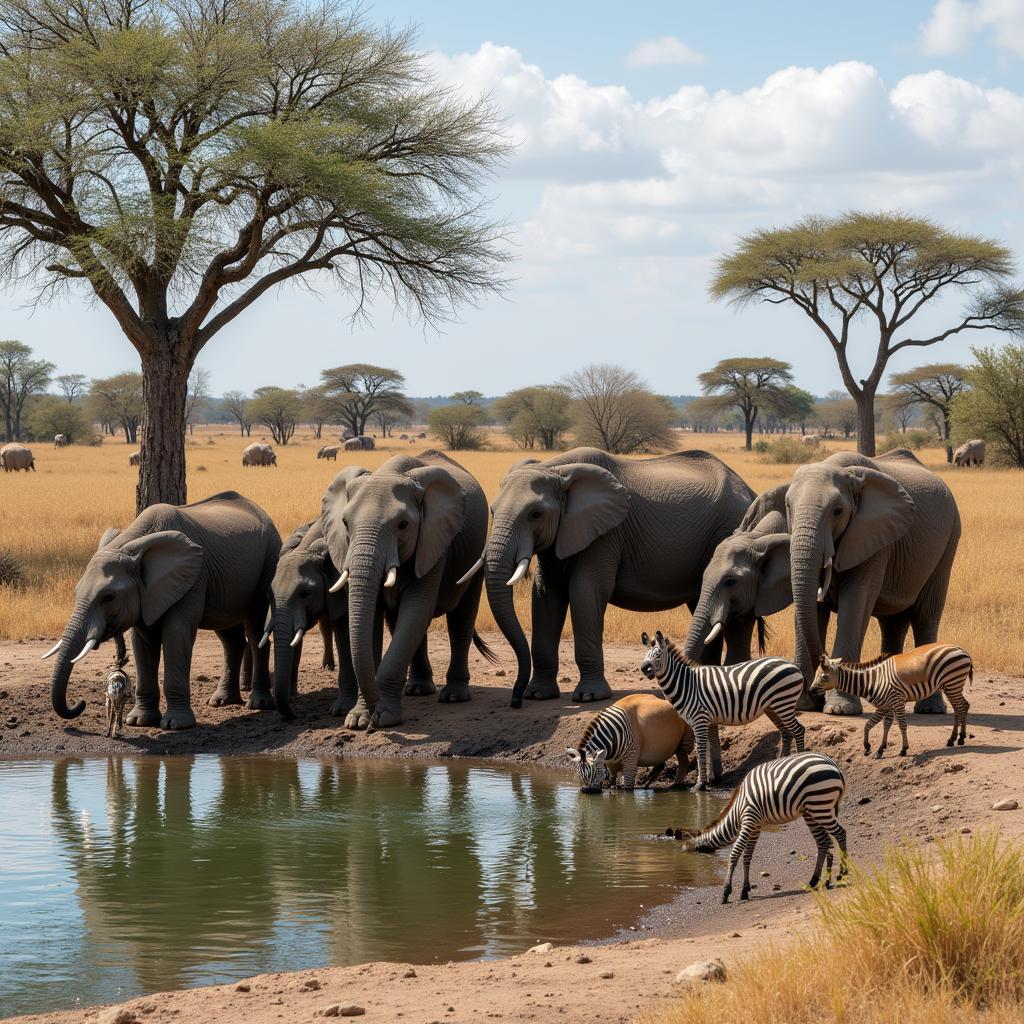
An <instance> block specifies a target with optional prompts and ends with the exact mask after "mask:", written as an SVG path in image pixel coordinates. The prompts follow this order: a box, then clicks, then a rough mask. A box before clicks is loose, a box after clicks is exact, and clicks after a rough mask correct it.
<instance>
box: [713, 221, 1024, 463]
mask: <svg viewBox="0 0 1024 1024" xmlns="http://www.w3.org/2000/svg"><path fill="white" fill-rule="evenodd" d="M1013 273H1014V265H1013V257H1012V254H1011V253H1010V250H1009V249H1008V248H1006V246H1004V245H1001V244H1000V243H999V242H996V241H993V240H991V239H987V238H981V237H979V236H976V235H962V234H957V233H956V232H953V231H947V230H946V229H945V228H943V227H940V226H939V225H937V224H933V223H932V222H931V221H929V220H926V219H924V218H921V217H910V216H907V215H905V214H902V213H856V212H854V213H846V214H843V215H841V216H839V217H833V218H828V217H806V218H804V219H803V220H802V221H799V222H798V223H797V224H795V225H794V226H792V227H788V228H779V229H774V230H762V231H756V232H754V233H753V234H750V235H746V236H744V237H743V238H741V239H740V241H739V244H738V245H737V246H736V248H735V250H734V251H733V252H731V253H729V254H727V255H725V256H722V257H721V258H720V259H719V260H718V265H717V268H716V271H715V274H714V277H713V279H712V282H711V294H712V296H713V297H714V298H717V299H729V300H731V301H732V302H734V303H736V304H739V305H743V304H746V303H750V302H769V303H773V304H775V305H780V304H787V303H788V304H792V305H794V306H796V308H798V309H800V310H801V311H802V312H803V313H804V314H805V315H806V316H807V317H808V318H809V319H810V320H811V322H812V323H813V324H814V325H815V326H816V327H817V328H818V330H819V331H821V332H822V334H824V335H825V337H826V338H827V339H828V342H829V344H830V345H831V346H832V349H833V351H834V352H835V355H836V359H837V360H838V363H839V370H840V373H841V374H842V378H843V383H844V384H845V386H846V390H847V391H848V392H849V394H850V395H851V396H852V398H853V400H854V401H855V402H856V404H857V410H858V423H857V449H858V451H860V452H861V454H863V455H874V454H875V395H876V392H877V391H878V386H879V384H880V383H881V380H882V377H883V376H884V374H885V370H886V367H887V365H888V362H889V360H890V359H891V358H892V356H893V355H895V354H896V353H897V352H899V351H901V350H903V349H905V348H909V347H911V346H914V347H924V346H928V345H935V344H937V343H938V342H940V341H944V340H945V339H946V338H949V337H952V336H953V335H955V334H959V333H960V332H962V331H970V330H1006V331H1012V332H1014V333H1020V332H1022V331H1024V289H1021V288H1018V287H1011V286H1009V285H1008V284H1007V283H1006V282H1007V281H1008V280H1009V278H1010V277H1012V275H1013ZM953 293H964V294H965V296H966V299H967V305H966V308H965V309H964V311H963V313H962V314H961V315H960V317H959V319H958V320H954V322H953V324H952V326H950V327H948V328H947V329H945V330H942V331H936V332H934V333H932V332H931V331H925V332H924V334H923V335H922V336H920V337H914V336H913V335H912V334H910V333H905V329H907V325H908V323H909V322H910V321H911V320H912V319H913V318H914V317H915V316H916V315H917V314H918V313H919V312H920V311H921V310H922V309H924V308H925V307H927V306H928V304H929V303H932V302H933V300H939V301H942V300H943V299H948V298H949V297H950V296H951V294H953ZM857 323H860V324H864V325H866V326H865V329H864V333H865V334H867V333H871V334H872V335H876V332H877V335H876V337H877V341H876V343H875V358H874V364H873V366H872V367H871V370H870V372H869V373H868V375H867V376H866V377H863V378H860V379H858V378H857V377H856V375H855V372H854V370H853V369H852V367H851V366H850V361H849V351H848V346H849V343H850V341H851V328H852V327H853V326H854V324H857Z"/></svg>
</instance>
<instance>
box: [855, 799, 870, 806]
mask: <svg viewBox="0 0 1024 1024" xmlns="http://www.w3.org/2000/svg"><path fill="white" fill-rule="evenodd" d="M869 803H871V797H869V796H862V797H861V798H860V799H859V800H858V801H857V806H858V807H863V806H864V805H865V804H869Z"/></svg>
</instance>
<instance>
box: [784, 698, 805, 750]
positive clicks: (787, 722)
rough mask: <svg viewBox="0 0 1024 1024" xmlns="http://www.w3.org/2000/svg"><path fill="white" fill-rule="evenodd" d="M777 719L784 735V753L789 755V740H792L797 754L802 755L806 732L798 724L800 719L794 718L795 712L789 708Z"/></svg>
mask: <svg viewBox="0 0 1024 1024" xmlns="http://www.w3.org/2000/svg"><path fill="white" fill-rule="evenodd" d="M779 717H780V720H781V722H782V728H783V729H784V730H785V734H786V753H789V740H790V738H792V739H793V740H794V741H795V743H796V749H797V753H798V754H802V753H803V752H804V733H805V732H806V731H807V730H806V729H804V727H803V726H802V725H801V724H800V719H799V718H797V717H796V711H795V710H793V709H792V708H791V709H790V710H789V711H788V712H784V713H783V714H781V715H780V716H779Z"/></svg>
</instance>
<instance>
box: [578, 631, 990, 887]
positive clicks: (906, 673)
mask: <svg viewBox="0 0 1024 1024" xmlns="http://www.w3.org/2000/svg"><path fill="white" fill-rule="evenodd" d="M641 639H642V641H643V643H644V645H645V647H646V652H645V654H644V659H643V663H642V665H641V669H640V670H641V672H642V673H643V675H644V676H645V677H646V678H647V679H650V680H652V681H653V682H656V683H657V684H658V686H659V687H660V688H661V690H662V692H663V693H664V695H665V697H666V698H667V699H668V702H669V703H670V704H671V705H672V707H673V708H674V709H675V711H676V713H677V714H678V717H679V719H680V720H681V722H682V723H685V725H686V726H687V727H689V729H690V730H691V731H692V737H693V742H694V744H695V746H696V750H697V783H696V788H697V789H704V788H705V787H706V785H707V777H708V768H709V765H708V760H709V755H713V754H714V747H715V745H716V741H717V731H715V732H714V733H713V732H712V730H717V727H718V726H720V725H743V724H747V723H749V722H752V721H754V720H755V719H757V718H759V717H760V716H761V715H764V716H765V717H767V718H768V719H769V720H770V721H771V722H772V723H773V724H774V725H775V727H776V728H777V729H778V730H779V736H780V750H779V756H778V758H777V759H776V760H773V761H769V762H767V763H765V764H760V765H757V766H756V767H755V768H753V769H752V770H751V771H750V772H748V773H747V775H746V776H745V777H744V779H743V780H742V781H741V782H740V784H739V786H737V787H736V789H735V790H734V791H733V793H732V796H731V798H730V800H729V802H728V804H727V805H726V807H725V809H724V810H723V811H722V813H721V814H720V815H719V816H718V818H716V819H715V820H714V821H713V822H712V823H711V824H710V825H708V826H707V827H706V828H704V829H700V830H697V831H691V830H685V829H679V828H669V829H667V830H666V835H667V836H670V837H672V838H675V839H678V840H681V841H683V842H684V843H685V848H686V849H688V850H693V851H695V852H698V853H710V852H713V851H715V850H719V849H721V848H722V847H724V846H726V845H728V844H729V843H732V844H733V846H732V852H731V854H730V857H729V873H728V876H727V879H726V882H725V886H724V888H723V890H722V902H723V903H727V902H728V901H729V897H730V895H731V893H732V881H733V876H734V874H735V871H736V866H737V864H738V863H739V862H740V859H741V858H742V860H743V887H742V889H741V891H740V899H741V900H746V899H748V898H749V894H750V862H751V859H752V857H753V853H754V847H755V846H756V844H757V840H758V837H759V836H760V834H761V831H762V829H764V827H765V826H769V825H780V824H783V823H786V822H790V821H795V820H796V819H797V818H803V819H804V821H805V822H806V823H807V827H808V828H809V829H810V832H811V835H812V836H813V838H814V841H815V844H816V846H817V850H818V856H817V861H816V863H815V866H814V874H813V875H812V876H811V880H810V883H809V885H810V886H811V888H815V887H817V886H818V884H819V883H820V882H821V880H822V869H823V868H824V883H825V886H826V887H829V886H830V885H831V884H832V867H833V853H832V845H833V842H834V843H835V844H836V845H837V846H838V847H839V873H838V876H837V879H841V878H842V877H843V876H844V875H845V873H846V831H845V829H844V828H843V826H842V825H841V824H840V823H839V819H838V811H839V805H840V803H841V801H842V799H843V797H844V796H845V794H846V779H845V776H844V774H843V771H842V769H841V768H840V767H839V765H837V764H836V763H835V761H833V760H832V759H831V758H829V757H826V756H825V755H824V754H817V753H813V752H809V751H805V750H804V731H805V730H804V727H803V726H802V725H801V724H800V720H799V719H798V717H797V714H796V710H797V703H798V701H799V700H800V696H801V693H802V691H803V685H804V684H803V676H802V673H801V672H800V669H799V668H797V666H796V665H794V664H792V663H791V662H789V661H787V660H786V659H784V658H775V657H772V658H758V659H756V660H753V661H747V662H742V663H740V664H736V665H702V664H699V663H697V662H695V661H693V660H691V659H690V658H688V657H687V656H686V655H685V654H684V653H683V652H682V651H681V650H680V649H679V648H678V647H677V646H676V645H675V644H674V643H672V642H671V641H670V640H669V639H668V638H667V637H666V636H664V635H663V634H662V632H661V631H660V630H659V631H658V632H656V633H655V634H654V637H653V638H652V637H649V636H648V635H647V633H644V634H643V636H642V638H641ZM971 678H973V666H972V663H971V656H970V655H969V654H968V653H967V652H966V651H964V650H963V649H961V648H959V647H955V646H953V645H951V644H927V645H925V646H923V647H918V648H916V649H915V650H913V651H909V652H908V653H906V654H897V655H884V656H882V657H881V658H876V659H875V660H874V661H871V662H864V663H847V662H843V661H842V660H841V659H838V658H828V657H826V656H824V655H823V656H822V658H821V663H820V672H819V674H818V676H817V678H816V679H815V681H814V684H813V687H812V689H814V690H817V691H819V692H820V691H822V690H827V689H830V688H832V687H839V688H841V689H842V690H843V691H844V692H846V693H852V694H856V695H857V696H861V697H864V698H865V699H866V700H868V701H869V702H870V703H872V704H874V705H875V708H876V711H875V713H874V714H873V715H872V716H871V717H870V719H869V720H868V722H867V724H866V726H865V728H864V753H865V755H867V754H870V752H871V747H870V742H869V734H870V731H871V728H872V727H873V726H874V725H876V724H877V723H878V722H879V721H881V720H882V719H884V720H885V725H884V732H883V736H882V743H881V745H880V746H879V748H878V751H877V753H876V755H875V756H876V757H881V756H882V754H883V752H884V751H885V748H886V742H887V739H888V734H889V728H890V726H891V724H892V721H893V719H894V718H895V719H896V721H897V722H898V723H899V727H900V732H901V734H902V737H903V747H902V749H901V750H900V756H903V755H905V754H906V752H907V747H908V741H907V727H906V718H905V713H904V708H905V705H906V704H907V702H908V701H915V700H921V699H923V698H926V697H929V696H931V695H932V694H934V693H936V692H937V691H939V690H942V692H943V693H945V695H946V696H947V697H948V698H949V701H950V703H951V704H952V705H953V709H954V712H955V718H954V724H953V732H952V735H951V736H950V738H949V740H948V741H947V744H946V745H947V746H953V745H954V743H959V744H961V745H962V744H963V743H964V741H965V738H966V729H967V711H968V708H969V704H968V702H967V700H966V699H965V698H964V695H963V689H964V684H965V682H967V681H968V680H970V679H971ZM641 699H646V700H650V701H655V702H658V703H661V702H660V701H659V700H658V698H655V697H653V696H652V695H645V696H632V697H628V698H625V700H624V701H621V702H618V703H617V704H614V705H612V706H611V707H609V708H607V709H605V710H604V711H602V712H601V713H600V714H599V715H598V716H597V717H596V719H594V720H593V721H591V722H590V724H589V725H588V726H587V729H586V732H585V733H584V737H583V741H582V742H581V743H580V746H579V749H576V748H569V750H568V753H569V755H570V757H571V758H572V760H573V762H574V764H575V767H576V771H577V773H578V774H579V776H580V778H581V780H582V782H583V789H584V791H593V790H594V789H595V783H596V787H597V788H600V778H599V773H601V772H602V771H603V767H604V765H605V764H606V763H607V764H612V763H615V764H620V763H625V764H628V765H630V766H631V769H632V771H631V772H629V773H626V775H625V787H626V788H629V789H631V788H632V785H633V775H634V774H635V770H636V765H637V763H638V754H639V752H640V750H641V748H642V747H643V746H644V745H645V742H646V739H647V738H646V737H644V736H643V735H638V733H640V732H642V731H643V720H642V719H641V718H640V717H639V716H638V715H637V714H636V713H635V711H634V712H633V713H632V714H630V713H627V712H626V710H625V709H624V708H622V707H620V705H622V704H625V703H626V702H627V701H628V702H634V704H635V702H637V701H638V700H641ZM632 707H633V705H632V704H631V709H632ZM648 720H650V721H653V720H654V715H653V713H651V712H648ZM659 728H660V729H661V730H662V731H664V729H665V726H664V724H662V725H661V726H660V727H659ZM673 742H677V743H678V752H677V757H678V759H679V768H678V770H677V773H676V782H677V783H678V782H679V781H680V780H681V778H682V777H683V776H684V775H685V774H686V770H687V768H688V767H689V762H688V759H686V761H685V764H684V758H685V757H686V755H685V753H684V752H683V751H684V750H685V747H684V740H683V739H682V737H680V738H679V739H678V740H677V741H675V740H674V741H673ZM794 742H795V744H796V749H797V753H795V754H790V749H791V746H792V744H793V743H794ZM647 745H648V746H649V745H650V744H649V743H648V744H647ZM651 763H653V762H651ZM661 767H662V765H658V766H657V769H656V770H657V771H660V768H661ZM715 767H716V769H717V768H718V766H717V765H716V766H715ZM712 777H713V778H715V779H716V781H717V773H715V774H713V775H712ZM650 782H651V776H649V777H648V780H647V784H648V785H649V784H650Z"/></svg>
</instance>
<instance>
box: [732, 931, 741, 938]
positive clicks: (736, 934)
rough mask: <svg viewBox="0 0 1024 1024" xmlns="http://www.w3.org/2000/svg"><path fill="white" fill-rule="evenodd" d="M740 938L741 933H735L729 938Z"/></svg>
mask: <svg viewBox="0 0 1024 1024" xmlns="http://www.w3.org/2000/svg"><path fill="white" fill-rule="evenodd" d="M739 937H740V933H739V932H733V933H732V935H730V936H729V938H730V939H738V938H739Z"/></svg>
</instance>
